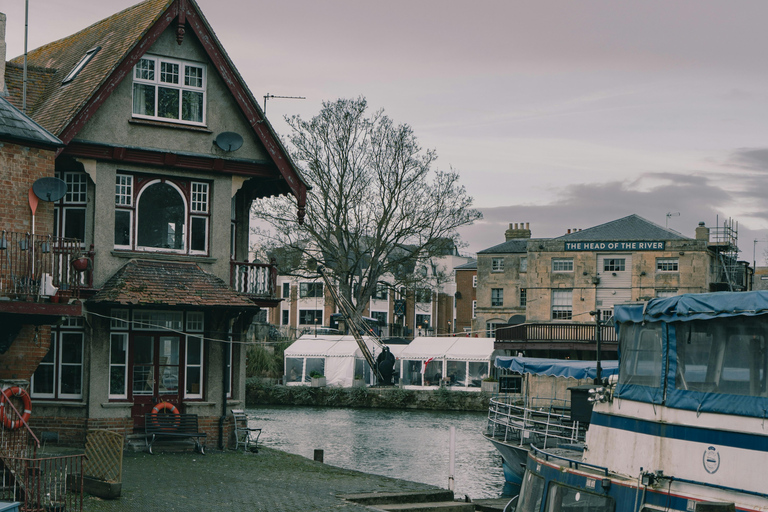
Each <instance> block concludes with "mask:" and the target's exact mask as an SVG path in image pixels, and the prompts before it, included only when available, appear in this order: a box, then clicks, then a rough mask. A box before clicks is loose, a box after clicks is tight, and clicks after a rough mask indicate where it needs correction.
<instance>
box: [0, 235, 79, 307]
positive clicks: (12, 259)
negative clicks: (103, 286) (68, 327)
mask: <svg viewBox="0 0 768 512" xmlns="http://www.w3.org/2000/svg"><path fill="white" fill-rule="evenodd" d="M76 256H86V257H87V259H86V260H84V262H85V269H84V270H82V271H78V270H76V269H75V267H74V266H73V263H72V260H73V259H75V257H76ZM92 257H93V255H92V254H83V253H82V249H81V245H80V241H79V240H76V239H68V238H59V237H53V236H50V235H31V234H30V233H17V232H11V231H2V234H1V235H0V312H3V313H15V314H27V315H54V316H62V315H70V314H80V313H79V311H80V306H79V304H78V305H77V306H76V307H75V309H77V311H75V310H74V309H72V306H69V307H68V303H69V301H70V299H77V298H79V297H80V292H81V290H82V289H84V288H90V287H91V285H92V283H91V280H92V272H91V270H92V264H91V262H92ZM70 310H71V311H70Z"/></svg>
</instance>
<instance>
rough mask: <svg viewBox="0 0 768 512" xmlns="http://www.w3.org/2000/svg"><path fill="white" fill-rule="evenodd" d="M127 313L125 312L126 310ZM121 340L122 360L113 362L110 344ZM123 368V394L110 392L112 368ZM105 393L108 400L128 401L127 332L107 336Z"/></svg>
mask: <svg viewBox="0 0 768 512" xmlns="http://www.w3.org/2000/svg"><path fill="white" fill-rule="evenodd" d="M126 312H127V310H126ZM121 338H122V343H123V352H124V354H125V356H124V360H123V361H120V362H115V361H113V360H112V342H113V341H116V340H120V339H121ZM119 367H122V368H123V392H122V393H113V392H112V368H119ZM107 393H108V396H109V399H110V400H127V399H128V333H127V332H111V333H110V334H109V384H108V388H107Z"/></svg>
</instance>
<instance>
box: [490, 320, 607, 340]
mask: <svg viewBox="0 0 768 512" xmlns="http://www.w3.org/2000/svg"><path fill="white" fill-rule="evenodd" d="M600 339H601V340H602V341H604V342H609V343H611V342H614V343H615V342H616V341H618V340H617V337H616V329H615V328H614V327H613V326H612V325H601V326H600ZM496 341H584V342H591V341H595V324H594V323H592V324H521V325H512V326H509V327H497V328H496Z"/></svg>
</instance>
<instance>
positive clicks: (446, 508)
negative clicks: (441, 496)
mask: <svg viewBox="0 0 768 512" xmlns="http://www.w3.org/2000/svg"><path fill="white" fill-rule="evenodd" d="M373 508H377V509H379V510H385V511H387V512H475V505H474V504H473V503H466V502H464V501H436V502H429V503H391V504H384V505H374V507H373Z"/></svg>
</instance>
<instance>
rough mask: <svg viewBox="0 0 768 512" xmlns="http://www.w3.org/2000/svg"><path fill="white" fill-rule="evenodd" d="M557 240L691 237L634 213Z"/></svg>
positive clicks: (680, 238)
mask: <svg viewBox="0 0 768 512" xmlns="http://www.w3.org/2000/svg"><path fill="white" fill-rule="evenodd" d="M555 240H563V241H566V242H574V241H587V240H591V241H602V240H690V238H688V237H685V236H683V235H681V234H680V233H678V232H676V231H673V230H671V229H667V228H663V227H661V226H659V225H658V224H654V223H653V222H651V221H649V220H646V219H644V218H642V217H640V216H639V215H635V214H632V215H629V216H627V217H624V218H621V219H617V220H612V221H611V222H606V223H605V224H600V225H599V226H593V227H591V228H587V229H584V230H582V231H576V232H573V233H568V234H567V235H563V236H560V237H557V238H555Z"/></svg>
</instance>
